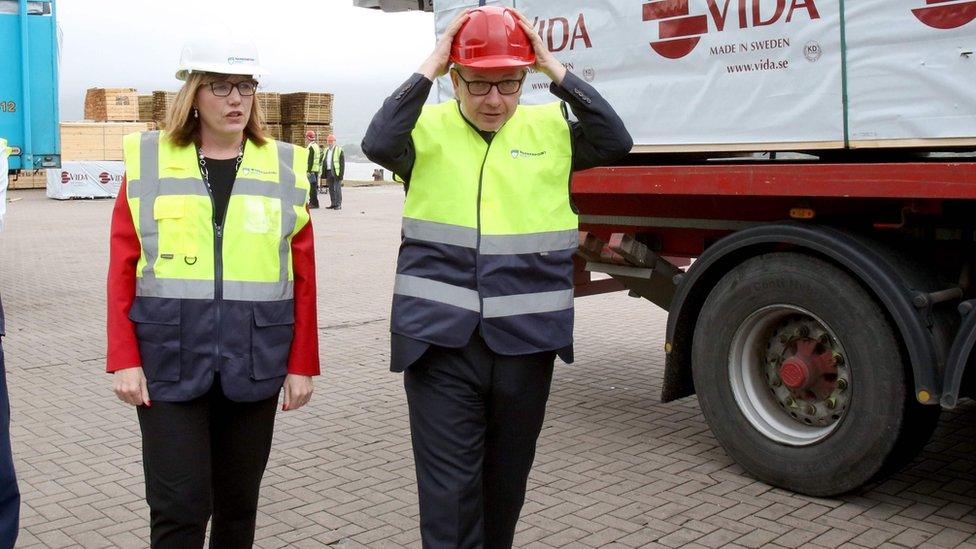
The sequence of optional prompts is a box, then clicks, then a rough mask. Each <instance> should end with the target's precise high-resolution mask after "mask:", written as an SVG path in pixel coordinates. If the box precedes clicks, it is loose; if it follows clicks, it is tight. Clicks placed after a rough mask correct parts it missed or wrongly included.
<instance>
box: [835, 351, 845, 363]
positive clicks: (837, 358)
mask: <svg viewBox="0 0 976 549" xmlns="http://www.w3.org/2000/svg"><path fill="white" fill-rule="evenodd" d="M834 361H835V362H837V365H838V366H840V365H841V364H843V363H844V355H842V354H840V353H838V352H834Z"/></svg>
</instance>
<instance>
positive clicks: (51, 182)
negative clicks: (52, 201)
mask: <svg viewBox="0 0 976 549" xmlns="http://www.w3.org/2000/svg"><path fill="white" fill-rule="evenodd" d="M123 176H125V163H124V162H121V161H115V160H91V161H78V162H62V163H61V168H60V169H56V168H55V169H49V170H47V196H48V198H56V199H59V200H67V199H69V198H111V197H115V196H116V195H117V194H119V187H121V185H122V178H123Z"/></svg>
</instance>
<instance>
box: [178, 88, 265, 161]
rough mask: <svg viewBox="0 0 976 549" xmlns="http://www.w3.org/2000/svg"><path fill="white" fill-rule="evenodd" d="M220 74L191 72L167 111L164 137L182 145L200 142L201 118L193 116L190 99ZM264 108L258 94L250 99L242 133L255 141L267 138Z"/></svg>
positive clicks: (257, 143)
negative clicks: (249, 107)
mask: <svg viewBox="0 0 976 549" xmlns="http://www.w3.org/2000/svg"><path fill="white" fill-rule="evenodd" d="M220 76H223V75H220V74H214V73H209V72H192V73H190V74H189V76H187V77H186V82H185V83H184V84H183V87H182V88H180V91H178V92H177V93H176V98H175V99H174V100H173V104H172V105H170V107H169V112H167V113H166V137H167V138H168V139H169V140H170V141H172V142H173V143H174V144H175V145H178V146H180V147H185V146H187V145H190V144H196V145H198V146H199V145H200V119H199V118H196V117H194V116H193V101H194V99H195V98H196V94H197V90H198V89H200V86H201V85H204V83H206V82H209V81H210V80H211V79H213V78H214V77H220ZM263 128H264V112H263V111H262V110H261V103H260V102H259V101H258V97H257V95H255V96H254V101H252V102H251V113H250V116H248V119H247V126H245V127H244V137H246V138H247V139H249V140H251V141H252V142H253V143H255V144H256V145H264V144H265V143H267V142H268V138H267V137H265V135H264V129H263Z"/></svg>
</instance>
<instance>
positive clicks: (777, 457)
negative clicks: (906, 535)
mask: <svg viewBox="0 0 976 549" xmlns="http://www.w3.org/2000/svg"><path fill="white" fill-rule="evenodd" d="M631 162H634V159H631ZM572 195H573V200H574V203H575V205H576V206H577V208H578V210H579V213H580V230H581V233H580V234H581V236H580V249H579V253H578V259H579V260H578V261H577V267H578V268H577V274H576V283H577V296H585V295H592V294H594V293H602V292H605V291H612V290H619V289H624V288H626V289H628V290H630V292H631V295H634V296H641V297H644V298H646V299H648V300H650V301H652V302H654V303H655V304H657V305H659V306H661V307H663V308H665V309H666V310H668V311H669V316H668V326H667V334H666V341H665V351H666V353H667V354H666V356H667V363H666V369H665V380H664V387H663V395H662V396H663V399H664V400H665V401H670V400H674V399H676V398H681V397H684V396H688V395H691V394H694V393H697V394H698V398H699V402H700V403H701V406H702V410H703V412H704V413H705V416H706V419H707V420H708V422H709V424H710V426H711V427H712V430H713V432H714V433H715V435H716V438H718V439H719V441H720V442H721V443H722V444H723V446H725V448H726V450H727V451H728V452H729V453H730V454H731V455H732V457H734V458H735V459H736V460H737V461H738V462H739V463H740V464H742V465H743V466H745V467H746V469H748V470H749V471H750V472H752V473H753V474H755V475H756V476H757V477H759V478H760V479H762V480H765V481H767V482H770V483H772V484H776V485H779V486H783V487H786V488H790V489H793V490H796V491H800V492H804V493H808V494H814V495H832V494H837V493H841V492H844V491H848V490H851V489H853V488H856V487H857V486H859V485H861V484H863V483H865V482H867V481H869V480H871V479H872V478H875V477H877V476H878V475H881V474H884V473H886V472H888V471H891V470H893V469H895V468H897V467H898V466H900V465H902V464H904V463H905V462H906V461H907V460H909V459H911V458H912V457H913V456H914V455H915V454H916V453H917V452H918V451H919V450H920V449H921V447H922V446H923V445H924V443H925V441H927V440H928V438H929V436H930V434H931V432H932V430H933V429H934V427H935V424H936V421H937V418H938V413H939V409H940V408H939V404H941V406H942V407H945V408H952V407H954V406H955V405H956V403H957V401H958V399H959V397H960V396H966V395H970V394H972V392H973V391H972V389H971V388H970V385H971V384H970V383H969V376H967V375H966V374H967V372H966V366H967V365H968V364H970V363H972V362H973V357H972V355H973V346H974V344H976V315H974V314H970V311H972V309H973V308H974V306H976V299H973V298H974V297H976V295H974V293H976V292H974V289H973V287H972V284H971V281H970V273H971V270H972V267H973V263H974V261H976V253H974V252H976V159H974V158H971V157H965V156H957V157H953V158H951V159H947V158H942V159H937V160H920V161H910V162H861V163H846V162H838V163H823V162H817V161H811V162H800V161H753V160H751V159H750V160H741V159H740V160H737V161H736V160H732V161H730V160H726V161H719V162H691V163H688V164H674V165H640V166H620V167H610V168H600V169H594V170H589V171H586V172H583V173H581V174H578V175H577V176H576V178H575V179H574V181H573V184H572ZM690 259H694V261H693V262H691V264H690V267H687V269H685V268H683V267H685V266H687V265H688V263H689V260H690ZM592 273H604V274H607V275H610V278H606V277H603V278H599V279H596V280H594V279H592V278H591V274H592ZM973 377H976V376H973ZM730 412H731V413H730Z"/></svg>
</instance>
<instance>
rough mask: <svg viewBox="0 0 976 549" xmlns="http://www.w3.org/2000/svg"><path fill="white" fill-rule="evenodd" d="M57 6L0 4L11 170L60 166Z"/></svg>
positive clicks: (0, 90) (2, 117)
mask: <svg viewBox="0 0 976 549" xmlns="http://www.w3.org/2000/svg"><path fill="white" fill-rule="evenodd" d="M55 15H56V9H55V2H54V1H53V0H50V1H33V0H31V1H26V0H0V137H3V138H5V139H6V140H7V142H8V146H10V147H12V148H13V153H12V154H11V156H10V169H11V170H19V169H25V170H31V169H37V168H56V167H60V166H61V136H60V132H59V131H58V128H59V124H58V120H59V115H58V49H57V45H58V41H57V36H58V35H57V23H56V17H55Z"/></svg>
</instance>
